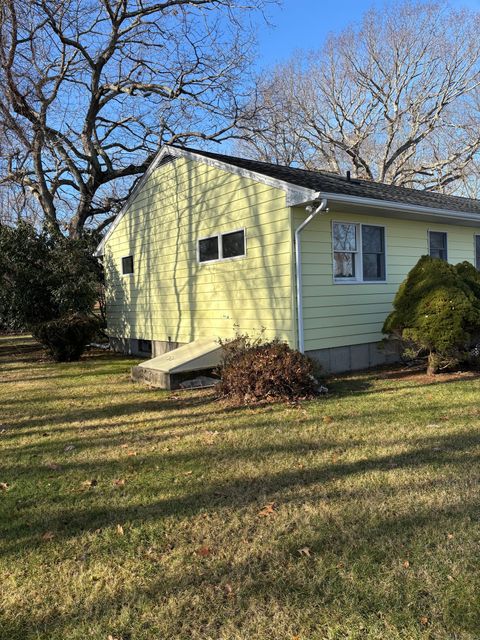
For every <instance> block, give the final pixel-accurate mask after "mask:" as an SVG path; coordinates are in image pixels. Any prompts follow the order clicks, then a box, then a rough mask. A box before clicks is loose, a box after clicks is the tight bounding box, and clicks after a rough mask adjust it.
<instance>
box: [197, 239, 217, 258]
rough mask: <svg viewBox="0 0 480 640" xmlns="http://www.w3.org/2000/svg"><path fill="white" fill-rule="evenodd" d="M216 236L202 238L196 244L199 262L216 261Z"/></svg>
mask: <svg viewBox="0 0 480 640" xmlns="http://www.w3.org/2000/svg"><path fill="white" fill-rule="evenodd" d="M218 258H219V253H218V236H213V237H212V238H204V239H203V240H199V242H198V259H199V261H200V262H208V261H209V260H218Z"/></svg>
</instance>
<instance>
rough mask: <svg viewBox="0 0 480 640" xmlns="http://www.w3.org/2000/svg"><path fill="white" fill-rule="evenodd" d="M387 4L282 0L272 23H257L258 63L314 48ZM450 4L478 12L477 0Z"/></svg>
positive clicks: (272, 12) (363, 0)
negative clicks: (328, 35)
mask: <svg viewBox="0 0 480 640" xmlns="http://www.w3.org/2000/svg"><path fill="white" fill-rule="evenodd" d="M389 4H392V2H389V1H388V0H386V1H385V2H383V1H380V2H378V1H377V2H375V1H372V0H283V2H282V4H281V5H280V6H279V7H270V8H269V10H268V16H269V20H270V22H271V23H272V24H273V26H272V27H268V26H266V25H264V24H261V25H259V32H258V45H259V56H258V59H257V60H258V62H257V66H258V68H259V69H262V68H266V67H267V68H268V67H270V66H271V65H272V64H275V63H276V62H282V61H283V60H286V59H288V58H289V57H290V55H291V54H292V53H293V52H294V51H295V50H296V49H315V48H317V47H319V46H320V45H321V44H322V42H323V40H324V39H325V36H326V35H327V34H328V33H329V32H331V31H333V32H338V31H340V30H341V29H343V28H344V27H346V26H347V25H349V24H351V23H352V22H358V21H359V20H360V19H361V16H362V14H363V13H364V12H365V11H366V10H367V9H369V8H370V7H371V6H372V5H375V6H378V7H382V6H384V5H387V6H388V5H389ZM449 4H450V5H451V6H453V7H456V8H460V7H468V8H470V9H476V10H479V11H480V0H452V1H451V2H450V3H449Z"/></svg>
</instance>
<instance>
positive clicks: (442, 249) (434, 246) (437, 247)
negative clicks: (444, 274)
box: [428, 231, 448, 260]
mask: <svg viewBox="0 0 480 640" xmlns="http://www.w3.org/2000/svg"><path fill="white" fill-rule="evenodd" d="M428 253H429V254H430V256H431V257H432V258H440V260H448V258H447V234H446V233H445V232H444V231H429V232H428Z"/></svg>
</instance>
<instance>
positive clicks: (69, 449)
mask: <svg viewBox="0 0 480 640" xmlns="http://www.w3.org/2000/svg"><path fill="white" fill-rule="evenodd" d="M74 449H75V445H74V444H68V445H67V446H66V447H65V449H64V451H73V450H74Z"/></svg>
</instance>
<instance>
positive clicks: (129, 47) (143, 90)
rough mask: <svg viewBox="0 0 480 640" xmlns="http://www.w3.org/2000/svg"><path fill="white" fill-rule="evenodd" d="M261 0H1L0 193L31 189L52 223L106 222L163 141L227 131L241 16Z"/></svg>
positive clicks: (238, 66)
mask: <svg viewBox="0 0 480 640" xmlns="http://www.w3.org/2000/svg"><path fill="white" fill-rule="evenodd" d="M264 2H265V0H249V3H248V5H246V4H243V3H241V2H239V1H238V0H164V1H163V2H156V1H154V0H28V1H27V2H25V1H24V0H0V82H1V85H2V90H3V98H2V100H1V101H0V141H1V143H0V144H1V152H2V162H1V163H0V185H3V186H6V187H8V189H9V195H8V197H7V200H8V198H10V199H11V198H12V197H13V196H12V194H14V193H15V194H16V196H17V197H18V198H20V199H21V198H22V197H23V198H24V199H25V201H28V200H29V199H31V197H32V196H33V197H34V198H35V199H36V200H37V202H38V205H39V209H40V211H41V213H42V215H43V216H44V220H45V222H46V223H47V224H48V225H49V227H50V228H51V229H52V230H54V231H56V232H61V231H64V230H67V231H68V232H69V233H70V235H72V236H78V235H80V234H81V233H82V230H83V229H84V227H85V226H90V227H97V228H99V229H102V228H104V227H105V226H106V225H107V224H109V222H110V221H111V220H112V217H113V216H114V214H115V212H116V211H117V210H118V208H119V206H120V205H121V204H122V203H123V202H124V200H125V197H126V195H127V194H128V192H129V190H130V189H131V188H132V185H133V183H134V181H135V179H136V177H138V176H139V175H140V174H141V173H142V172H143V171H144V170H145V168H146V167H147V166H148V164H149V162H150V161H151V159H152V157H153V154H154V153H155V151H156V150H157V149H158V146H159V145H160V144H162V143H174V142H177V143H186V142H188V141H190V140H192V139H201V140H217V141H218V140H222V139H224V138H225V137H228V136H229V135H231V132H232V126H233V125H234V124H235V123H236V121H237V119H238V116H239V113H240V110H241V108H242V104H243V102H244V97H245V96H244V94H243V93H242V87H243V88H244V86H245V85H244V84H242V83H243V80H244V77H245V72H246V67H247V65H248V62H249V56H250V48H251V44H252V38H251V35H250V32H249V28H248V24H247V21H246V20H244V16H246V14H248V11H250V10H253V9H261V7H262V6H263V4H264ZM4 200H5V196H4ZM7 206H8V205H7ZM34 208H35V207H34ZM37 210H38V209H37Z"/></svg>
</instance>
